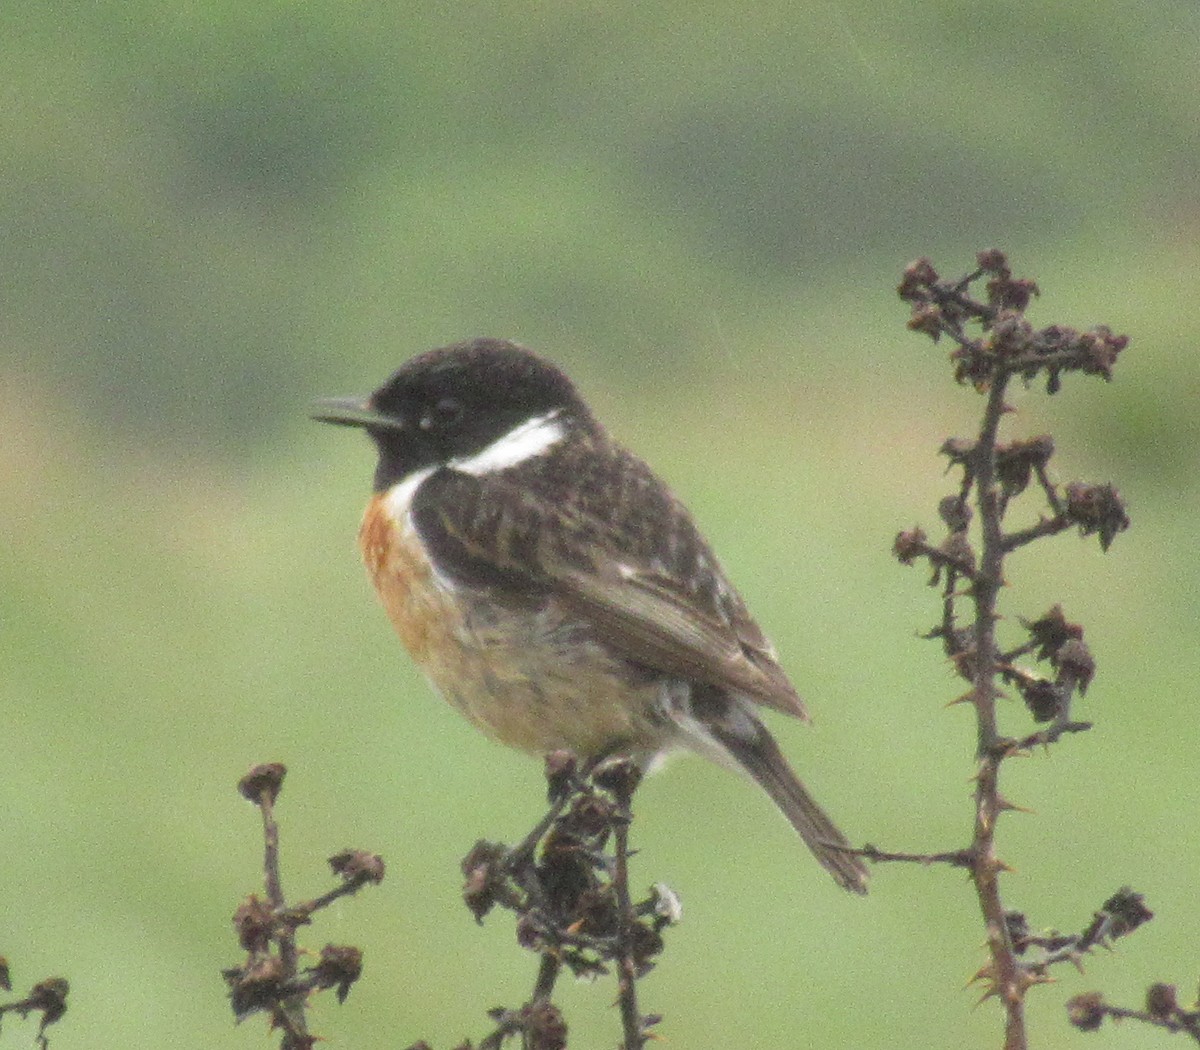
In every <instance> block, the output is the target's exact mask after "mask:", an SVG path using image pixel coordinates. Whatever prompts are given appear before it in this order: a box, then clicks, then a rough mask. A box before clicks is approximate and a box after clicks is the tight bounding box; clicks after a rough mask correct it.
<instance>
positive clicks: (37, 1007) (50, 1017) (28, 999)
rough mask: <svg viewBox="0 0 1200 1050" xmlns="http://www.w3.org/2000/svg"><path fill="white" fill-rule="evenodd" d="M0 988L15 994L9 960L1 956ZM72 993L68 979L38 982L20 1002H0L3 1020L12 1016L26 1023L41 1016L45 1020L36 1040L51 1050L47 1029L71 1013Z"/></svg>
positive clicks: (57, 978) (60, 978)
mask: <svg viewBox="0 0 1200 1050" xmlns="http://www.w3.org/2000/svg"><path fill="white" fill-rule="evenodd" d="M0 989H3V990H4V991H6V992H10V991H12V979H11V977H10V976H9V970H8V960H7V959H5V958H4V957H3V956H0ZM68 991H70V985H69V984H68V983H67V981H66V979H65V978H62V977H47V978H46V979H45V980H44V981H38V983H37V984H35V985H34V986H33V987H32V988H31V989H30V990H29V994H28V995H27V996H25V998H24V999H17V1000H16V1001H15V1002H11V1003H0V1018H2V1017H3V1016H4V1015H5V1014H9V1013H12V1014H16V1015H17V1016H19V1017H20V1018H21V1019H22V1020H24V1018H26V1017H28V1016H29V1014H31V1013H37V1014H41V1015H42V1019H41V1020H40V1021H39V1022H38V1030H37V1037H36V1039H37V1045H38V1046H39V1047H41V1050H47V1048H48V1047H49V1045H50V1041H49V1039H48V1037H47V1036H46V1029H47V1028H48V1027H49V1026H50V1025H52V1024H54V1022H55V1021H57V1020H58V1019H59V1018H60V1017H62V1015H63V1014H65V1013H66V1012H67V992H68Z"/></svg>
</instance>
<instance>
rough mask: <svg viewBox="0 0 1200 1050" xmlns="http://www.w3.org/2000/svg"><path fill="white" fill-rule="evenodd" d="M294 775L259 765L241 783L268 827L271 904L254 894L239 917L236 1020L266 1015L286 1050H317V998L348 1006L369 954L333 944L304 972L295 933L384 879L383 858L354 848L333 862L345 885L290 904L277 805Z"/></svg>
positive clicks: (233, 978)
mask: <svg viewBox="0 0 1200 1050" xmlns="http://www.w3.org/2000/svg"><path fill="white" fill-rule="evenodd" d="M286 774H287V769H286V768H285V767H284V766H283V765H281V764H280V763H277V762H271V763H264V764H263V765H259V766H255V767H254V768H253V769H251V770H250V772H249V773H247V774H246V776H244V777H243V778H242V779H241V780H240V781H239V782H238V790H239V792H240V793H241V795H242V796H243V797H244V798H246V799H248V800H249V801H251V802H253V803H254V804H255V805H256V806H258V808H259V810H260V812H261V814H262V825H263V884H264V890H265V893H266V899H265V900H262V899H260V898H258V897H257V896H255V895H253V894H251V895H250V896H249V897H247V898H246V900H245V901H243V902H242V904H241V906H240V907H239V908H238V910H237V912H236V913H235V915H234V920H233V921H234V927H235V929H236V930H237V933H238V942H239V944H240V945H241V947H242V948H243V949H245V951H246V953H247V956H246V961H245V962H244V963H243V964H242V965H241V966H236V967H232V968H230V969H228V970H225V971H224V973H223V976H224V978H225V981H226V983H227V984H228V986H229V998H230V1003H231V1005H232V1007H233V1013H234V1017H235V1019H236V1020H238V1021H242V1020H244V1019H245V1018H246V1017H249V1016H250V1015H251V1014H252V1013H255V1012H258V1011H266V1012H267V1013H268V1014H269V1016H270V1018H271V1027H272V1029H279V1030H280V1031H281V1032H282V1037H281V1039H282V1041H281V1043H280V1047H281V1050H311V1048H312V1047H313V1046H314V1045H315V1044H316V1043H317V1042H318V1041H319V1037H317V1036H315V1035H313V1034H311V1033H310V1032H309V1030H308V1020H307V1006H308V999H309V996H310V995H311V994H312V993H313V992H318V991H323V990H327V989H332V990H335V992H336V995H337V999H338V1002H344V1001H345V999H346V996H347V995H348V994H349V992H350V988H351V986H352V985H353V984H354V982H355V981H357V980H358V978H359V976H360V974H361V972H362V953H361V952H360V951H359V949H358V948H355V947H353V946H351V945H334V944H327V945H326V946H325V947H324V948H322V949H321V952H320V954H319V957H318V960H317V963H316V964H315V965H312V966H305V967H301V966H300V955H301V953H300V949H299V947H298V946H297V943H296V930H297V929H298V928H299V927H300V926H304V925H307V924H308V923H309V922H311V921H312V916H313V915H314V914H315V913H316V912H318V911H320V910H321V909H323V908H326V907H328V906H329V905H330V904H331V903H333V901H335V900H338V899H339V898H341V897H344V896H347V895H349V894H353V893H356V892H357V891H358V890H359V889H361V888H362V887H363V886H366V885H368V884H374V883H379V882H382V881H383V877H384V870H385V869H384V863H383V860H382V859H381V858H380V857H378V856H376V855H375V854H372V853H367V852H366V851H364V850H347V851H345V852H343V853H339V854H336V855H335V856H333V857H330V858H329V866H330V868H331V869H332V871H333V873H334V874H335V875H336V876H337V877H338V878H339V879H340V880H341V881H340V882H339V884H338V885H336V886H335V887H334V888H333V889H331V890H329V891H328V892H326V893H323V894H320V895H319V896H317V897H314V898H312V899H311V900H308V901H305V902H303V903H301V904H297V905H289V904H288V903H287V898H286V897H285V895H284V892H283V883H282V880H281V878H280V872H279V824H278V821H277V820H276V819H275V801H276V799H277V798H278V796H279V792H280V791H281V790H282V787H283V780H284V777H285V776H286Z"/></svg>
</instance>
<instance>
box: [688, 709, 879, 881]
mask: <svg viewBox="0 0 1200 1050" xmlns="http://www.w3.org/2000/svg"><path fill="white" fill-rule="evenodd" d="M698 713H699V712H696V711H695V710H694V709H693V713H692V719H688V721H689V722H690V723H691V724H690V725H689V726H687V727H686V728H687V729H690V730H691V732H689V733H687V734H686V735H687V736H693V734H694V733H695V731H696V730H697V729H699V728H701V727H702V728H703V731H704V735H705V736H706V737H708V740H706V741H704V744H705V745H706V746H703V747H697V748H695V749H696V750H698V751H701V752H703V753H706V754H708V755H709V756H710V757H713V752H712V750H711V745H712V743H714V742H715V743H716V744H718V745H719V747H720V750H721V751H722V752H724V755H727V756H728V757H729V758H730V759H732V760H733V761H732V763H724V764H733V765H735V766H736V767H737V768H739V769H741V770H742V771H744V772H746V773H748V774H749V775H750V776H751V777H752V778H753V780H754V781H755V783H757V784H758V785H759V786H760V787H761V788H762V789H763V790H764V791H766V793H767V794H768V795H770V796H771V800H772V801H773V802H774V803H775V805H776V806H778V807H779V810H780V812H781V813H782V814H783V815H784V816H785V817H787V819H788V823H790V824H791V825H792V827H794V828H795V829H796V831H797V832H799V834H800V837H801V838H802V839H803V840H804V844H805V845H806V846H808V848H809V849H810V850H812V852H813V856H814V857H816V858H817V860H818V861H820V862H821V866H822V867H824V868H825V870H826V871H828V872H829V874H830V875H832V876H833V878H834V881H835V882H837V884H838V885H839V886H841V887H842V888H843V889H847V890H850V891H851V892H852V893H866V892H867V879H868V877H869V874H870V873H869V872H868V870H867V866H866V865H865V864H864V863H863V861H862V859H861V858H860V857H858V856H856V855H855V854H853V853H846V852H844V851H843V850H840V849H837V848H836V847H837V846H849V845H850V842H849V840H848V839H847V838H846V836H845V835H843V834H842V833H841V831H840V830H839V829H838V827H837V825H836V824H834V822H833V821H832V820H830V819H829V817H828V816H827V815H826V814H825V811H824V810H823V809H822V808H821V807H820V806H819V805H817V802H816V800H815V799H814V798H813V797H812V795H810V794H809V793H808V789H807V788H806V787H805V786H804V785H803V784H802V783H801V782H800V778H799V777H797V776H796V774H795V773H793V772H792V768H791V766H789V765H788V762H787V759H786V758H784V757H783V752H781V751H780V750H779V745H778V744H776V743H775V740H774V738H773V737H772V736H771V734H770V733H769V732H768V731H767V729H766V727H765V726H763V725H762V724H761V723H760V722H759V721H758V719H757V718H755V717H754V716H753V715H752V714H750V712H749V711H747V710H745V708H743V707H742V706H741V705H740V704H739V703H738V702H737V701H736V700H735V701H733V703H732V705H731V706H730V707H728V708H726V710H725V711H724V712H722V714H723V715H724V717H715V718H714V717H712V716H711V713H709V717H703V716H702V717H701V718H699V719H696V718H695V715H696V714H698ZM693 719H694V721H693ZM689 743H692V745H693V746H694V745H695V743H697V741H695V740H694V739H693V740H691V741H689ZM722 757H724V756H722Z"/></svg>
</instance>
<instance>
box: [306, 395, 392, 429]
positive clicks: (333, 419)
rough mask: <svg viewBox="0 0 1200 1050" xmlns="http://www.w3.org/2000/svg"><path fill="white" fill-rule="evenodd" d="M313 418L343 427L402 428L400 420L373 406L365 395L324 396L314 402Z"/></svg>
mask: <svg viewBox="0 0 1200 1050" xmlns="http://www.w3.org/2000/svg"><path fill="white" fill-rule="evenodd" d="M311 415H312V418H313V419H315V420H317V422H319V423H336V424H337V425H339V426H343V427H377V428H379V429H380V430H400V429H401V427H402V424H401V422H400V420H398V419H396V418H394V417H392V416H385V415H384V414H383V413H381V412H377V411H376V410H375V409H373V408H372V407H371V404H370V401H369V399H367V398H365V397H323V398H321V399H320V400H319V401H315V402H313V407H312V412H311Z"/></svg>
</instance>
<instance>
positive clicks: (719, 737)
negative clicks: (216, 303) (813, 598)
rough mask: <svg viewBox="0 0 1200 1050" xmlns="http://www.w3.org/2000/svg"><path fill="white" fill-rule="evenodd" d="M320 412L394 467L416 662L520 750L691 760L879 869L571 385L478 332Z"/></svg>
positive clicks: (725, 588) (681, 546) (743, 636)
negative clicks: (743, 783)
mask: <svg viewBox="0 0 1200 1050" xmlns="http://www.w3.org/2000/svg"><path fill="white" fill-rule="evenodd" d="M314 417H315V418H316V419H318V420H321V421H323V422H327V423H339V424H342V425H345V426H356V427H362V428H363V429H364V430H366V432H367V433H368V434H369V435H370V437H371V439H372V440H373V441H374V443H375V446H376V448H377V450H378V453H379V461H378V464H377V466H376V468H375V487H374V495H373V497H372V499H371V501H370V503H369V504H368V505H367V510H366V514H365V515H364V517H363V522H362V528H361V530H360V531H359V545H360V547H361V549H362V555H363V559H364V561H365V562H366V566H367V570H368V572H369V573H370V576H371V579H372V581H373V582H374V584H375V588H376V590H377V591H378V592H379V597H380V599H381V600H382V602H383V607H384V608H385V609H386V610H387V614H388V616H389V617H390V618H391V621H392V623H393V624H394V625H395V627H396V630H397V632H398V633H399V635H400V638H401V640H402V641H403V642H404V645H405V647H406V648H407V649H408V651H409V653H410V654H411V655H412V657H413V659H414V660H415V661H416V662H417V664H418V665H419V666H420V668H421V669H422V671H424V672H425V674H426V675H427V676H428V678H429V679H430V681H431V682H432V683H433V685H434V686H435V687H436V688H437V690H438V691H439V692H440V693H441V694H442V695H443V696H444V697H445V698H446V699H447V700H448V701H449V702H450V703H451V704H452V705H453V706H454V707H456V708H458V710H459V711H461V712H462V713H463V715H465V716H466V717H467V719H469V720H470V721H471V722H472V723H474V724H475V725H476V726H478V727H479V728H480V729H482V730H483V731H484V732H486V733H488V734H489V735H490V736H493V737H495V738H496V739H497V740H500V741H501V742H503V743H505V744H508V745H510V746H512V747H515V748H519V749H520V750H522V751H527V752H531V753H534V754H545V753H548V752H551V751H555V750H559V749H565V750H569V751H572V752H574V753H575V754H576V755H578V756H579V757H580V758H581V759H582V760H585V761H586V760H589V759H596V758H600V757H603V756H606V755H609V754H616V753H621V754H626V755H629V756H631V757H632V758H634V759H635V760H636V761H637V762H638V763H639V764H640V765H641V766H643V767H646V766H649V765H651V764H652V763H653V762H654V761H655V759H656V758H658V757H660V756H662V755H664V754H666V753H667V752H670V751H674V750H678V749H685V750H689V751H695V752H697V753H699V754H701V755H704V756H705V757H707V758H711V759H714V760H715V761H716V762H718V763H720V764H721V765H723V766H726V767H730V768H733V769H735V770H741V771H742V772H744V773H747V774H749V776H750V777H751V778H752V779H753V780H754V781H755V782H756V783H758V784H759V785H760V786H761V787H762V788H763V789H764V790H765V791H766V792H767V794H768V795H770V797H771V799H772V800H773V801H774V802H775V804H776V805H777V806H778V807H779V809H780V810H781V811H782V812H783V814H784V816H785V817H787V819H788V820H789V821H790V822H791V824H792V826H793V827H794V828H795V829H796V831H798V832H799V833H800V836H801V838H803V839H804V841H805V842H806V843H807V844H808V847H809V849H811V850H812V852H813V853H814V855H815V856H816V858H817V860H819V861H820V862H821V864H822V865H824V867H825V868H826V869H827V870H828V871H829V873H830V874H831V875H832V876H833V877H834V879H835V880H836V881H837V883H838V884H839V885H840V886H843V887H845V888H846V889H848V890H853V891H854V892H856V893H865V892H866V886H867V870H866V867H865V866H864V864H863V863H862V861H861V860H860V859H859V858H858V857H857V856H855V855H853V854H850V853H845V852H842V851H841V850H838V849H836V848H834V847H836V846H838V845H843V846H845V845H847V841H846V838H845V836H844V835H843V834H842V833H841V832H840V831H839V830H838V829H837V827H836V826H835V825H834V824H833V822H832V821H831V820H830V819H829V818H828V817H827V816H826V815H825V813H824V811H823V810H822V809H821V807H820V806H818V805H817V803H816V802H815V801H814V800H813V798H812V796H810V795H809V793H808V791H807V790H806V789H805V787H804V785H803V784H802V783H801V782H800V780H799V779H798V778H797V777H796V774H795V773H793V772H792V770H791V768H790V767H789V765H788V763H787V761H786V760H785V759H784V757H783V754H782V753H781V752H780V750H779V746H778V745H777V744H776V743H775V740H774V739H773V738H772V736H771V734H770V733H769V732H768V731H767V729H766V728H765V727H764V726H763V724H762V722H761V721H760V720H759V717H758V714H757V712H756V706H757V705H760V704H761V705H763V706H765V707H770V708H773V709H774V710H776V711H782V712H783V713H784V714H788V715H793V716H795V717H798V718H802V719H807V717H808V716H807V712H806V711H805V708H804V703H803V701H802V700H801V699H800V697H799V695H798V694H797V693H796V691H795V689H793V688H792V685H791V683H790V682H789V681H788V678H787V675H786V674H785V673H784V671H783V668H782V667H781V666H780V665H779V662H778V660H777V659H776V655H775V650H774V648H773V647H772V646H771V643H770V642H769V641H768V640H767V638H766V636H765V635H764V634H763V632H762V631H761V630H760V629H759V626H758V624H757V623H755V621H754V619H753V618H752V617H751V615H750V613H749V611H748V610H747V609H746V605H745V603H744V602H743V601H742V598H741V596H740V595H739V594H738V592H737V591H736V590H734V588H733V585H732V584H730V582H729V580H728V579H727V578H726V577H725V573H724V572H723V570H722V569H721V566H720V564H719V563H718V561H717V559H716V556H715V555H714V554H713V552H712V549H711V548H710V547H709V545H708V543H707V542H706V541H705V539H704V537H703V536H701V535H700V532H699V530H698V529H697V527H696V525H695V523H694V522H693V521H692V516H691V514H689V513H688V510H687V508H686V507H684V505H683V504H682V503H681V502H680V501H679V500H678V499H677V498H676V497H675V496H674V495H673V494H672V493H671V491H670V489H668V488H667V486H666V485H665V484H664V483H663V482H662V481H660V480H659V479H658V477H656V476H655V474H654V473H653V472H652V471H651V470H650V468H649V467H648V466H647V465H646V464H645V463H643V462H642V460H640V459H639V458H638V457H637V456H635V455H633V454H632V453H631V452H628V451H627V450H626V449H624V448H622V447H621V446H620V445H619V444H617V443H616V442H615V441H614V440H613V439H612V438H611V437H610V436H609V434H608V431H606V430H605V429H604V427H603V426H602V425H601V424H600V423H599V421H598V420H597V419H596V418H595V417H594V416H593V415H592V413H591V411H590V410H589V409H588V406H587V405H586V404H585V403H584V401H583V399H582V398H581V397H580V395H579V394H578V393H577V392H576V390H575V387H574V386H573V385H572V383H571V381H570V380H569V379H568V378H567V377H566V376H565V375H564V374H563V373H562V372H561V371H560V370H559V369H558V368H556V367H555V366H554V365H552V364H551V363H550V362H548V361H546V360H545V359H544V358H542V357H540V356H538V355H536V354H534V353H532V352H531V351H529V350H526V349H524V348H523V347H520V346H517V345H516V344H514V343H510V342H506V341H503V340H499V339H476V340H473V341H471V342H466V343H459V344H457V345H454V346H448V347H444V348H442V349H439V350H431V351H429V352H428V353H424V354H421V355H419V356H417V357H414V358H413V359H412V360H410V361H409V362H408V363H407V364H405V365H403V366H402V367H401V368H400V369H399V370H398V371H397V372H396V373H395V374H393V375H392V377H391V378H390V379H388V381H387V382H386V383H384V384H383V386H381V387H380V388H379V389H378V390H376V391H375V392H374V393H373V394H371V395H370V396H369V397H366V398H344V399H334V400H326V401H321V402H318V406H317V409H316V411H315V412H314Z"/></svg>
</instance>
